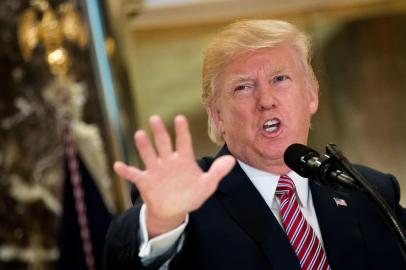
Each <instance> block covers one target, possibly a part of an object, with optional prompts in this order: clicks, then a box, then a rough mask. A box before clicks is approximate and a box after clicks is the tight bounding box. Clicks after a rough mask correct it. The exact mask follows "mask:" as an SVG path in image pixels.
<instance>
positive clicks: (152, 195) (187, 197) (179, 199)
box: [114, 117, 235, 227]
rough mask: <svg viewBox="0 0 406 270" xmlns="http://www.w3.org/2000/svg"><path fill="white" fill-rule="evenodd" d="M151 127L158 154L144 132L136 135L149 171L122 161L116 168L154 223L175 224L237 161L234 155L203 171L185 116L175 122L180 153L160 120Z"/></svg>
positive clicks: (205, 198) (151, 121)
mask: <svg viewBox="0 0 406 270" xmlns="http://www.w3.org/2000/svg"><path fill="white" fill-rule="evenodd" d="M150 125H151V129H152V133H153V136H154V141H155V145H156V149H157V151H155V149H154V148H153V147H152V145H151V144H150V142H149V140H148V139H147V137H146V134H145V133H144V132H143V131H138V132H137V133H136V134H135V143H136V146H137V148H138V151H139V153H140V156H141V158H142V160H143V161H144V163H145V167H146V168H145V170H144V171H141V170H139V169H137V168H135V167H131V166H127V165H125V164H124V163H121V162H118V163H116V164H115V166H114V168H115V170H116V172H117V173H118V174H119V175H120V176H122V177H125V178H128V179H129V180H130V181H131V182H133V183H134V184H135V185H136V186H137V188H138V190H139V192H140V194H141V197H142V199H143V201H144V203H145V204H146V206H147V213H148V214H149V217H150V218H151V220H153V218H154V219H155V220H159V221H160V222H166V221H168V224H169V223H171V224H172V225H173V224H175V223H179V220H182V219H184V217H185V215H186V214H187V213H189V212H191V211H193V210H195V209H197V208H199V207H200V206H201V205H202V204H203V203H204V201H206V200H207V198H208V197H209V196H210V195H211V194H212V193H213V192H214V191H215V189H216V187H217V184H218V182H219V181H220V179H221V178H222V177H223V176H224V175H225V174H227V173H228V172H229V171H230V169H231V168H232V166H233V165H234V162H235V161H234V158H232V157H230V156H225V157H222V158H219V159H217V160H216V161H215V162H214V163H213V165H212V167H211V168H210V170H209V171H208V172H203V171H202V170H201V169H200V168H199V166H198V165H197V163H196V161H195V157H194V154H193V149H192V146H191V138H190V132H189V129H188V126H187V121H186V119H185V118H184V117H177V118H176V119H175V130H176V150H173V149H172V145H171V140H170V137H169V135H168V133H167V131H166V129H165V126H164V125H163V123H162V120H161V119H160V118H159V117H151V119H150ZM152 217H153V218H152ZM170 221H173V222H170ZM168 227H171V226H168Z"/></svg>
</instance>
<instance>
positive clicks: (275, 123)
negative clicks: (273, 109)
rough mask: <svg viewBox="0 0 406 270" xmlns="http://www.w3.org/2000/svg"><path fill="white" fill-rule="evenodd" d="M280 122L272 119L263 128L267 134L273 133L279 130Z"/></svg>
mask: <svg viewBox="0 0 406 270" xmlns="http://www.w3.org/2000/svg"><path fill="white" fill-rule="evenodd" d="M279 124H280V121H279V120H278V119H271V120H268V121H266V122H265V123H264V125H263V128H264V129H265V131H267V132H273V131H275V130H277V129H278V127H279Z"/></svg>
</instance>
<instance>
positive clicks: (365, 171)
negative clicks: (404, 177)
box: [354, 165, 400, 206]
mask: <svg viewBox="0 0 406 270" xmlns="http://www.w3.org/2000/svg"><path fill="white" fill-rule="evenodd" d="M354 167H355V168H356V169H357V171H358V172H359V173H361V174H362V176H363V177H364V178H365V179H366V180H367V181H368V182H369V183H371V184H372V185H373V186H374V187H375V188H376V189H377V190H378V192H379V193H380V194H381V195H382V196H383V197H384V198H385V200H386V201H387V202H388V203H389V204H390V205H392V206H394V205H396V204H398V203H399V199H400V187H399V183H398V181H397V180H396V178H395V177H394V176H393V175H391V174H388V173H383V172H380V171H377V170H375V169H372V168H370V167H367V166H363V165H355V166H354Z"/></svg>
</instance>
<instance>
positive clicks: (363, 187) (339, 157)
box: [324, 143, 406, 260]
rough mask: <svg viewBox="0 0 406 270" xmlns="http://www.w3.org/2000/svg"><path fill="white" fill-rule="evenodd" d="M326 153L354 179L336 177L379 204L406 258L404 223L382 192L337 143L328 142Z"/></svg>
mask: <svg viewBox="0 0 406 270" xmlns="http://www.w3.org/2000/svg"><path fill="white" fill-rule="evenodd" d="M326 154H327V155H328V156H329V158H332V159H334V161H336V162H337V163H338V164H339V165H340V166H341V167H342V168H343V169H344V170H345V171H346V172H347V173H348V174H349V175H350V176H351V177H352V179H351V177H346V178H345V179H342V178H341V177H337V178H336V179H337V180H338V181H339V182H340V183H341V184H343V185H347V186H350V187H352V188H355V189H358V190H360V191H362V192H364V193H366V194H367V195H368V196H369V197H370V198H371V199H372V201H373V202H375V203H376V204H377V205H378V207H379V209H380V210H381V213H382V214H383V216H384V217H385V220H386V221H387V223H388V225H390V226H391V228H392V230H393V232H394V233H395V234H396V237H397V239H398V245H399V247H400V250H401V253H402V256H403V258H404V259H405V260H406V234H405V232H404V229H403V227H402V224H401V223H400V221H399V220H398V219H397V217H396V215H395V213H394V212H393V210H392V208H390V206H389V205H388V204H387V203H386V201H385V199H384V198H383V197H382V196H381V194H379V192H377V191H376V189H375V188H374V186H373V185H372V184H370V183H369V182H368V181H367V180H365V178H364V177H363V176H362V175H361V174H360V173H359V172H358V171H357V170H355V169H354V168H353V167H352V165H351V164H350V162H349V161H348V159H347V158H346V157H345V156H344V155H343V153H342V152H341V151H340V150H339V149H338V147H337V146H336V145H335V144H330V143H329V144H327V146H326ZM325 176H326V175H324V177H325Z"/></svg>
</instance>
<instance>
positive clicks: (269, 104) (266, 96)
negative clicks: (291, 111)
mask: <svg viewBox="0 0 406 270" xmlns="http://www.w3.org/2000/svg"><path fill="white" fill-rule="evenodd" d="M256 90H257V91H256V99H257V107H258V110H260V111H264V110H269V109H274V108H276V107H277V105H278V100H277V97H276V95H275V90H274V89H272V87H271V86H270V85H269V84H263V85H261V87H258V88H257V89H256Z"/></svg>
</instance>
